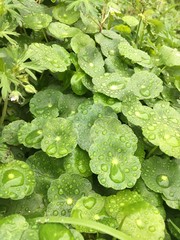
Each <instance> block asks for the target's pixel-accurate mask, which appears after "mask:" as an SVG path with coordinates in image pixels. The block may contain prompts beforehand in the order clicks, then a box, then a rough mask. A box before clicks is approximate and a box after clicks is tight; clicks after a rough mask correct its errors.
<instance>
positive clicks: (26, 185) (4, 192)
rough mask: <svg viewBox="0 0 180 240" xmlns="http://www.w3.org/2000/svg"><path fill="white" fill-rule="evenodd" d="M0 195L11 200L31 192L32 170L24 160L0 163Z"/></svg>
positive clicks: (33, 180)
mask: <svg viewBox="0 0 180 240" xmlns="http://www.w3.org/2000/svg"><path fill="white" fill-rule="evenodd" d="M0 171H1V176H0V197H1V198H11V199H13V200H18V199H22V198H24V197H25V196H28V195H30V194H32V192H33V191H34V187H35V177H34V172H33V171H32V170H31V168H30V167H29V165H28V164H27V163H25V162H22V161H19V160H14V161H12V162H9V163H5V164H3V165H0Z"/></svg>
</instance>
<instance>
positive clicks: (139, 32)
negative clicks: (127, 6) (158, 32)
mask: <svg viewBox="0 0 180 240" xmlns="http://www.w3.org/2000/svg"><path fill="white" fill-rule="evenodd" d="M144 27H145V26H144V23H143V20H142V16H141V19H140V21H139V25H138V29H137V33H136V39H135V43H136V45H137V46H141V44H142V41H143V37H144Z"/></svg>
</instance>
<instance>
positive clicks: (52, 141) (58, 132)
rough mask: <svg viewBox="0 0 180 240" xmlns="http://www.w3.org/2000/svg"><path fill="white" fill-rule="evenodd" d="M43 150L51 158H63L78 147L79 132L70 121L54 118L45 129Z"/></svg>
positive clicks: (42, 142)
mask: <svg viewBox="0 0 180 240" xmlns="http://www.w3.org/2000/svg"><path fill="white" fill-rule="evenodd" d="M43 136H44V137H43V139H42V141H41V148H42V150H43V151H44V152H46V153H47V155H49V156H50V157H55V158H61V157H64V156H66V155H67V154H69V153H70V152H72V151H73V150H74V148H75V147H76V145H77V132H76V130H75V129H74V127H73V124H72V122H71V121H70V120H68V119H65V118H52V119H49V121H47V122H46V124H45V126H44V129H43Z"/></svg>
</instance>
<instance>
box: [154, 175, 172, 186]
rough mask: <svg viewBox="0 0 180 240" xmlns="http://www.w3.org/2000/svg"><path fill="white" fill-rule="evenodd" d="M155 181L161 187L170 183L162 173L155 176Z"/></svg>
mask: <svg viewBox="0 0 180 240" xmlns="http://www.w3.org/2000/svg"><path fill="white" fill-rule="evenodd" d="M156 182H157V184H158V185H159V186H160V187H163V188H168V187H169V185H170V182H169V178H168V176H167V175H163V174H161V175H159V176H157V178H156Z"/></svg>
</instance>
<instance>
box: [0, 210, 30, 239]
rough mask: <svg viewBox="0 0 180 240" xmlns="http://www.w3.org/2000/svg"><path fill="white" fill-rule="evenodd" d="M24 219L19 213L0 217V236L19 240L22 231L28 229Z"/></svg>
mask: <svg viewBox="0 0 180 240" xmlns="http://www.w3.org/2000/svg"><path fill="white" fill-rule="evenodd" d="M28 225H29V224H28V223H27V221H26V219H25V218H24V217H23V216H21V215H20V214H13V215H9V216H7V217H4V218H2V219H0V238H1V239H8V240H14V239H16V240H21V236H22V234H23V232H24V231H26V230H27V229H28Z"/></svg>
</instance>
